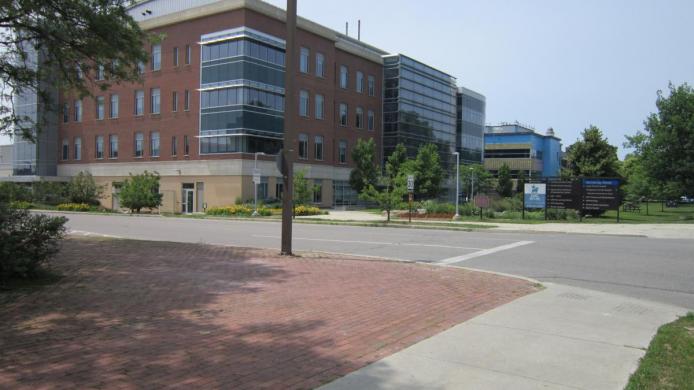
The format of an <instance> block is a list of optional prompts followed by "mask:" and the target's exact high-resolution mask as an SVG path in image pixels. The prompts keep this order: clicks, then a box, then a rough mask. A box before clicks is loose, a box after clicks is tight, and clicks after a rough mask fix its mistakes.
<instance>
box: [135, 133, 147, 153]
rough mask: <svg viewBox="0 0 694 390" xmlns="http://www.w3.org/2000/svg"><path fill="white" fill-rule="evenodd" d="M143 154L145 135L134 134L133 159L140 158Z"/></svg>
mask: <svg viewBox="0 0 694 390" xmlns="http://www.w3.org/2000/svg"><path fill="white" fill-rule="evenodd" d="M144 154H145V135H144V134H142V133H140V132H137V133H135V157H142V156H143V155H144Z"/></svg>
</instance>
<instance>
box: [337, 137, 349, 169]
mask: <svg viewBox="0 0 694 390" xmlns="http://www.w3.org/2000/svg"><path fill="white" fill-rule="evenodd" d="M337 162H339V163H340V164H347V141H344V140H343V141H340V143H339V144H338V149H337Z"/></svg>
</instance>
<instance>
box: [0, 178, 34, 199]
mask: <svg viewBox="0 0 694 390" xmlns="http://www.w3.org/2000/svg"><path fill="white" fill-rule="evenodd" d="M3 200H4V201H6V202H12V201H25V202H31V191H30V190H29V187H28V186H26V185H24V184H19V183H13V182H10V181H3V182H0V201H3Z"/></svg>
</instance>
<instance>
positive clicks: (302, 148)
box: [299, 133, 308, 160]
mask: <svg viewBox="0 0 694 390" xmlns="http://www.w3.org/2000/svg"><path fill="white" fill-rule="evenodd" d="M299 158H300V159H301V160H307V159H308V136H307V135H306V134H303V133H302V134H299Z"/></svg>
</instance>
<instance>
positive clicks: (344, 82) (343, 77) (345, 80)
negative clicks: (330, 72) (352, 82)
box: [340, 65, 349, 89]
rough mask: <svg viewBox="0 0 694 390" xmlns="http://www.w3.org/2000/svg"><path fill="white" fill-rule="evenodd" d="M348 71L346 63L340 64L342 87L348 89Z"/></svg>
mask: <svg viewBox="0 0 694 390" xmlns="http://www.w3.org/2000/svg"><path fill="white" fill-rule="evenodd" d="M347 72H348V71H347V67H346V66H344V65H340V88H344V89H347V83H348V82H349V77H348V73H347Z"/></svg>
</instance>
